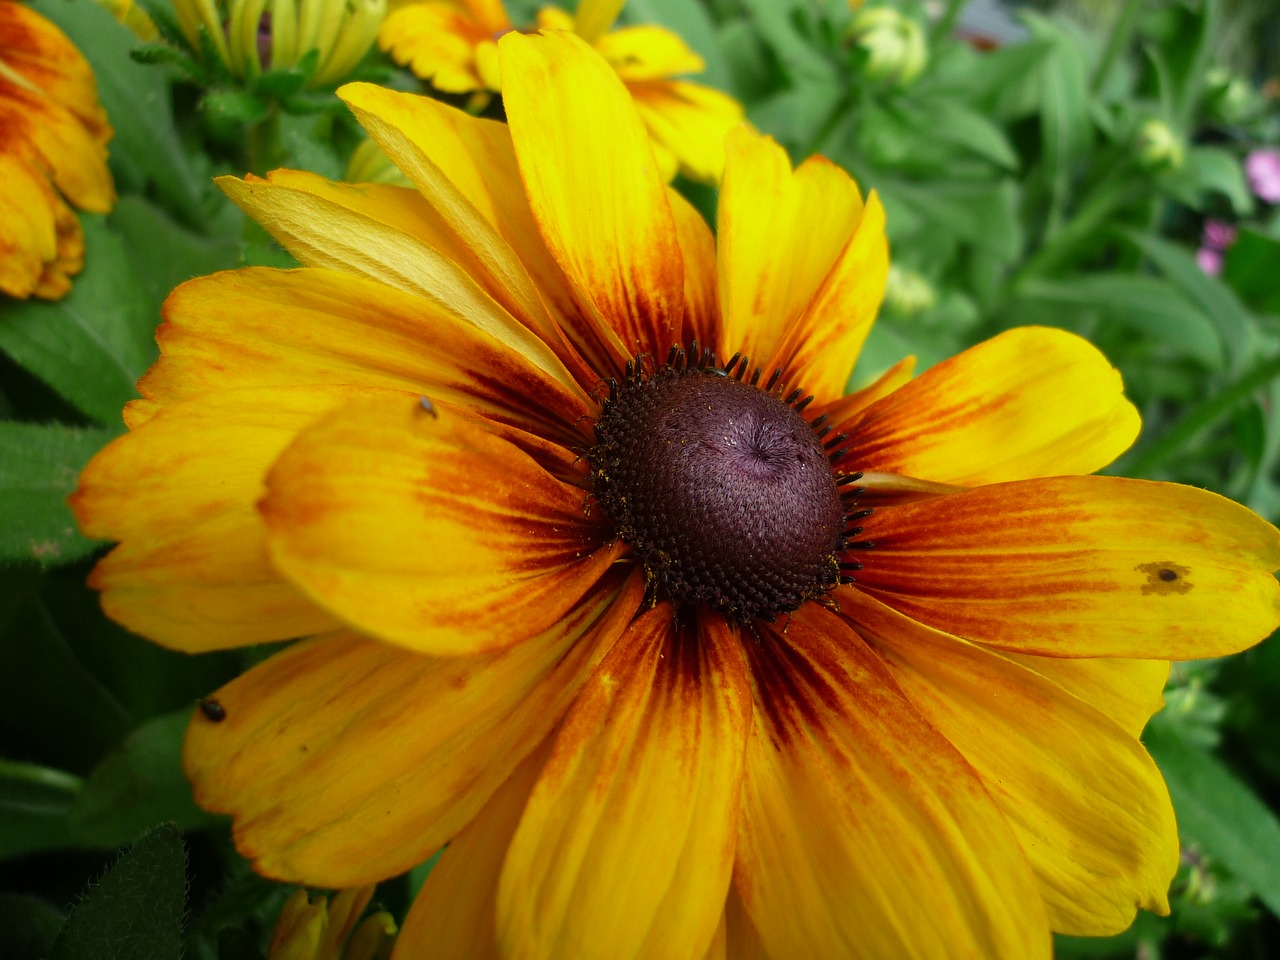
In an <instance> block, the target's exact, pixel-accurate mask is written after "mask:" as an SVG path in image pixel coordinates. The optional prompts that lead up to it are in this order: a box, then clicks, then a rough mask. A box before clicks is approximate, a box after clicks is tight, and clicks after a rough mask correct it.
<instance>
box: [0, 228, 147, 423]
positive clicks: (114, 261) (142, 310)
mask: <svg viewBox="0 0 1280 960" xmlns="http://www.w3.org/2000/svg"><path fill="white" fill-rule="evenodd" d="M81 222H82V223H83V225H84V239H85V267H84V271H83V272H82V273H81V274H80V276H78V277H76V278H75V281H74V283H73V284H72V286H71V292H70V293H68V294H67V295H66V296H65V297H63V298H62V299H61V300H57V301H53V302H48V301H43V300H7V301H4V302H0V350H3V351H4V352H5V353H7V354H8V355H9V356H10V357H12V358H13V359H14V360H15V361H16V362H17V363H19V364H20V365H21V366H23V367H26V368H27V369H28V370H29V371H31V372H32V373H33V374H35V375H36V376H37V377H39V378H40V379H41V380H43V381H44V382H45V383H47V384H48V385H49V386H51V387H52V388H53V389H54V390H56V391H57V392H58V393H59V394H61V395H62V396H63V397H64V398H66V399H67V400H68V401H70V402H71V403H72V404H74V405H75V406H76V407H77V408H78V409H79V410H81V411H83V412H84V413H85V414H87V415H88V416H90V417H92V418H94V419H95V420H98V421H100V422H102V423H118V422H119V421H120V410H121V408H123V406H124V405H125V403H126V402H128V401H129V400H132V399H133V398H134V397H135V396H137V392H136V390H135V389H134V384H136V383H137V381H138V378H139V377H141V376H142V374H143V373H145V372H146V369H147V367H148V366H150V365H151V362H152V360H153V359H154V358H155V354H156V347H155V326H156V323H157V322H158V319H159V318H157V317H154V316H153V315H152V314H150V313H149V312H148V311H147V309H146V307H145V303H146V297H145V293H144V291H143V288H142V283H141V280H140V279H139V278H138V275H137V273H136V272H135V271H134V269H133V266H132V265H131V264H130V263H129V258H128V255H127V254H126V253H125V249H124V244H123V243H122V242H121V240H120V237H119V236H117V235H116V234H115V233H113V232H112V231H111V230H110V229H108V227H107V225H106V224H105V223H104V222H103V219H102V218H101V217H96V216H88V215H86V216H82V217H81Z"/></svg>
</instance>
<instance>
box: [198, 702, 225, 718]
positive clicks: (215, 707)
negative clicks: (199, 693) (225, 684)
mask: <svg viewBox="0 0 1280 960" xmlns="http://www.w3.org/2000/svg"><path fill="white" fill-rule="evenodd" d="M200 712H201V713H203V714H204V715H205V717H206V719H208V720H211V721H213V722H214V723H221V722H222V721H223V720H225V719H227V708H226V707H224V706H223V705H222V704H221V703H219V702H218V701H217V700H216V699H215V698H213V697H205V698H204V699H203V700H201V701H200Z"/></svg>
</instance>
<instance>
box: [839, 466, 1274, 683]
mask: <svg viewBox="0 0 1280 960" xmlns="http://www.w3.org/2000/svg"><path fill="white" fill-rule="evenodd" d="M859 522H860V523H862V524H864V532H863V533H862V534H860V536H863V537H866V538H867V539H868V540H869V541H872V542H874V544H875V547H874V548H873V549H870V550H866V551H861V552H860V553H859V556H858V559H859V560H860V561H862V562H863V564H864V566H863V569H862V570H861V571H859V573H858V574H857V578H858V582H857V584H856V585H855V587H854V588H849V589H850V591H852V590H853V589H859V590H863V591H866V592H867V593H870V594H871V595H872V596H874V597H876V598H878V599H880V600H882V601H883V602H885V603H887V604H888V605H889V606H891V607H893V608H895V609H897V610H900V611H901V612H903V613H905V614H907V615H908V616H910V617H912V618H914V619H916V620H919V621H920V622H921V623H925V624H928V625H930V626H933V627H937V628H938V629H940V630H943V631H945V632H947V633H951V634H955V635H956V636H960V637H964V638H965V639H968V640H974V641H977V642H979V643H984V644H990V645H992V646H995V647H1000V648H1002V649H1006V650H1012V651H1015V652H1019V653H1032V654H1038V655H1042V656H1057V657H1133V658H1140V659H1144V658H1149V659H1174V660H1179V659H1188V658H1194V657H1212V656H1222V655H1224V654H1227V653H1231V652H1234V651H1236V650H1240V649H1243V648H1244V647H1247V646H1249V645H1250V644H1253V643H1256V642H1257V641H1258V640H1259V639H1260V638H1262V637H1265V636H1266V635H1267V634H1268V633H1270V632H1271V631H1272V630H1273V629H1274V628H1275V627H1276V625H1277V623H1280V585H1278V584H1277V582H1276V579H1275V577H1273V576H1272V571H1273V570H1276V569H1277V568H1280V533H1278V532H1277V531H1276V529H1275V528H1274V527H1272V526H1271V525H1270V524H1268V523H1266V522H1265V521H1263V520H1261V519H1260V518H1259V517H1258V516H1257V515H1255V514H1254V513H1252V512H1251V511H1249V510H1246V509H1245V508H1244V507H1242V506H1240V505H1239V504H1237V503H1233V502H1232V501H1230V500H1227V499H1226V498H1224V497H1220V496H1217V495H1216V494H1212V493H1209V492H1207V491H1204V490H1198V489H1195V488H1192V487H1184V486H1180V485H1178V484H1172V483H1152V482H1148V481H1144V480H1126V479H1122V478H1119V477H1051V478H1046V479H1040V480H1027V481H1022V482H1017V483H1001V484H992V485H990V486H985V487H979V488H977V489H974V490H966V491H963V492H961V493H956V494H952V495H949V496H941V497H931V498H928V499H923V500H917V501H915V502H912V503H904V504H901V505H898V506H891V507H885V508H883V509H879V510H876V512H875V513H874V514H873V515H872V516H870V517H868V518H866V519H865V520H862V521H859ZM841 592H842V593H843V592H844V591H841Z"/></svg>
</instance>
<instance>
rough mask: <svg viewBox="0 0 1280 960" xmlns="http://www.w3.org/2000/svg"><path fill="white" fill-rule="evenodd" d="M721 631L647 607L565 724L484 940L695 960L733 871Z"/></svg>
mask: <svg viewBox="0 0 1280 960" xmlns="http://www.w3.org/2000/svg"><path fill="white" fill-rule="evenodd" d="M739 644H740V641H739V638H738V633H737V630H736V628H731V627H729V626H728V625H726V624H725V623H724V622H723V621H721V620H719V619H718V618H710V625H709V626H707V627H704V628H703V629H702V630H701V631H700V632H699V631H695V629H694V628H693V627H692V626H688V625H686V626H683V627H681V626H678V625H677V624H676V623H675V621H674V613H673V611H672V609H671V608H670V607H669V606H667V605H665V604H663V605H659V606H658V607H656V608H654V609H653V610H651V611H650V612H649V613H647V614H646V615H645V616H644V617H642V618H641V619H640V620H638V621H637V622H636V623H635V624H633V625H632V627H631V628H630V629H629V630H628V631H627V633H626V634H625V635H624V636H623V637H622V638H620V639H619V640H618V642H617V643H616V644H615V645H614V647H613V649H612V650H611V651H610V653H609V655H608V656H607V657H606V658H605V659H604V661H603V662H602V663H601V664H600V666H599V668H597V670H596V673H595V675H594V676H593V677H592V678H591V680H590V682H589V683H588V684H587V686H586V688H585V689H584V690H583V692H582V693H581V694H580V695H579V697H578V699H577V701H576V702H575V703H574V705H573V707H572V709H571V710H570V711H569V713H568V715H567V716H566V717H565V721H564V725H563V726H562V727H561V729H560V732H559V733H558V734H557V737H556V742H555V745H554V747H553V749H552V753H551V757H550V759H549V760H548V761H547V765H546V766H545V767H544V768H543V771H542V775H541V776H540V777H539V780H538V784H537V786H536V787H535V788H534V790H533V794H532V796H531V797H530V798H529V803H528V805H527V806H526V808H525V811H524V814H523V816H522V817H521V820H520V825H519V827H518V828H517V829H516V833H515V837H514V838H513V839H512V841H511V847H510V849H509V851H508V853H507V859H506V865H505V866H504V867H503V871H502V880H501V882H500V884H499V887H498V942H499V943H500V944H501V946H502V948H503V950H504V951H505V952H506V953H507V954H508V955H519V956H521V957H525V958H529V960H533V958H539V957H541V958H548V960H550V958H562V957H580V958H589V957H599V958H602V960H605V958H609V960H611V958H616V957H631V958H635V960H642V958H652V960H666V958H669V957H677V956H686V957H700V956H701V955H702V954H703V953H704V952H705V951H706V950H707V948H708V947H709V946H710V944H711V941H712V939H713V937H714V935H715V931H716V928H717V926H718V925H719V922H720V917H721V914H722V911H723V906H724V900H725V895H726V894H727V892H728V887H729V877H730V870H731V868H732V865H733V848H734V836H735V828H736V822H737V808H738V791H739V788H740V785H741V778H742V767H741V758H742V746H743V741H744V738H745V735H746V730H747V722H748V718H749V693H748V690H747V681H746V676H745V673H744V671H743V664H742V660H741V655H740V653H739V652H738V647H739Z"/></svg>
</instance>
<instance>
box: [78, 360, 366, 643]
mask: <svg viewBox="0 0 1280 960" xmlns="http://www.w3.org/2000/svg"><path fill="white" fill-rule="evenodd" d="M367 395H368V394H367V392H363V391H359V390H356V389H354V388H341V387H320V386H315V387H302V388H292V389H265V390H264V389H249V390H227V391H223V392H218V393H213V394H207V395H203V396H198V397H195V398H193V399H190V400H187V401H185V402H182V403H176V404H173V405H172V406H169V407H166V408H163V409H161V410H160V411H159V412H158V413H157V414H156V415H155V416H153V417H152V418H151V419H150V420H148V421H147V422H146V423H145V424H143V425H142V426H141V427H139V428H138V429H136V430H133V431H131V432H130V433H128V434H126V435H125V436H123V437H120V438H119V439H117V440H115V441H113V442H112V443H111V444H109V445H108V446H107V447H106V448H105V449H104V450H102V451H101V452H100V453H98V455H97V456H95V457H94V458H93V460H91V461H90V462H89V465H88V466H87V467H86V468H85V470H84V472H83V473H82V474H81V476H80V487H79V489H78V490H77V491H76V493H75V494H73V495H72V497H71V505H72V507H73V508H74V510H75V512H76V516H77V518H78V519H79V521H80V525H81V527H82V528H83V529H84V530H85V532H86V533H87V534H88V535H89V536H91V537H98V538H101V539H103V540H118V541H120V543H119V545H118V546H117V547H116V548H115V549H114V550H112V551H111V553H109V554H107V556H106V557H104V558H103V559H102V560H101V561H100V562H99V563H98V566H97V567H96V568H95V569H94V572H93V576H92V578H91V580H90V582H91V583H92V584H93V585H94V586H95V587H97V588H98V589H99V590H101V591H102V606H103V609H104V610H105V611H106V612H107V614H108V615H109V616H111V617H112V618H113V619H115V620H118V621H119V622H120V623H123V624H124V625H125V626H127V627H128V628H129V629H130V630H133V631H134V632H136V633H140V634H142V635H143V636H145V637H149V638H150V639H152V640H156V641H158V642H160V643H163V644H165V645H166V646H171V647H176V648H177V649H180V650H187V651H190V652H193V653H195V652H200V651H204V650H214V649H218V648H221V647H235V646H241V645H244V644H252V643H264V642H268V641H273V640H286V639H290V638H292V637H297V636H302V635H305V634H308V633H315V632H318V631H323V630H330V629H333V628H334V627H335V626H336V625H337V621H335V620H334V619H333V617H331V616H330V615H329V614H327V613H325V612H324V611H323V610H321V609H320V608H319V607H317V606H315V605H314V604H313V603H311V602H310V601H309V600H308V599H307V598H306V597H305V596H304V595H303V594H302V593H300V592H299V591H298V590H297V589H296V588H295V587H293V586H292V585H291V584H290V583H289V582H288V581H286V580H285V579H284V578H283V577H281V576H280V575H279V574H278V573H277V572H276V570H275V568H274V567H272V565H271V563H270V561H269V560H268V558H267V551H266V529H265V528H264V527H263V524H262V521H261V519H260V518H259V517H258V513H257V510H256V509H255V507H254V505H255V503H256V502H257V500H258V499H259V498H260V497H261V496H262V494H263V491H264V487H263V479H264V477H265V476H266V473H267V469H268V467H269V466H270V465H271V463H272V461H273V460H275V458H276V457H277V456H278V455H279V454H280V451H281V450H283V449H284V448H285V446H286V445H287V444H288V443H289V442H290V441H291V440H292V439H293V438H294V437H295V436H296V435H297V433H298V432H299V431H300V430H302V429H303V427H305V426H307V425H308V424H310V423H312V422H313V421H314V420H315V419H316V418H317V417H319V416H320V415H321V414H323V413H324V412H325V411H327V410H329V409H331V408H332V407H334V406H335V405H338V404H341V403H343V402H344V401H350V400H352V399H355V398H357V397H360V396H367Z"/></svg>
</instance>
